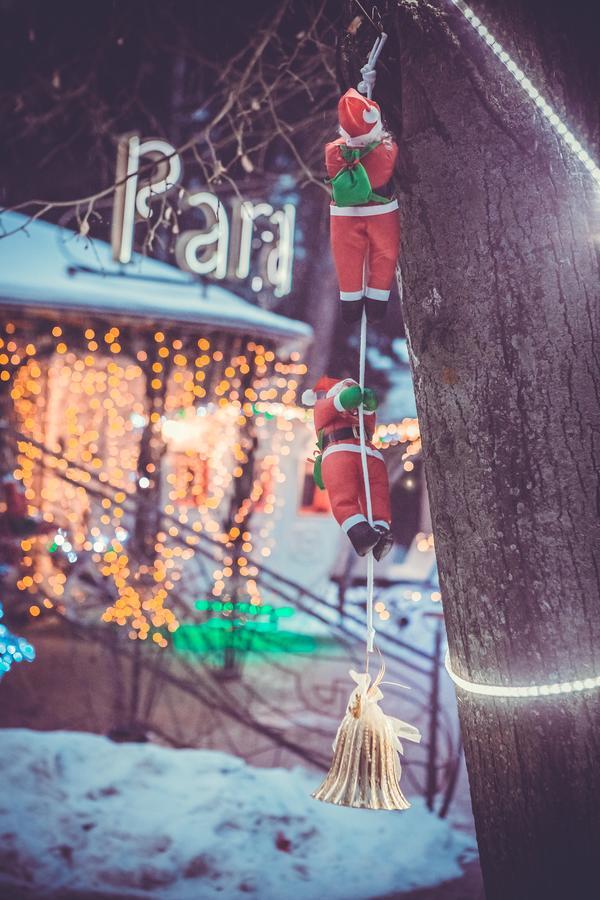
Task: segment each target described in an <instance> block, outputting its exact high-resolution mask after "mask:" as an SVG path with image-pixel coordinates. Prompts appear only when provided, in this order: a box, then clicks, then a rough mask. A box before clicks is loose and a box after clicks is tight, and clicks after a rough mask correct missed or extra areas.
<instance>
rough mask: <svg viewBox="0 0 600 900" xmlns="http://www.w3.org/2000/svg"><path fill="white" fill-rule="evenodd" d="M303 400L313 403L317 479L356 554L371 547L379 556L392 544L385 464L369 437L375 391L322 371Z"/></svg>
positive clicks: (310, 404) (373, 412) (372, 424)
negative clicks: (361, 425) (365, 472)
mask: <svg viewBox="0 0 600 900" xmlns="http://www.w3.org/2000/svg"><path fill="white" fill-rule="evenodd" d="M302 402H303V403H304V405H305V406H313V407H314V423H315V431H316V432H317V446H318V450H319V453H318V456H317V457H316V459H315V472H314V477H315V482H316V483H317V485H318V486H319V487H324V488H325V489H326V490H327V493H328V495H329V500H330V503H331V511H332V513H333V515H334V517H335V518H336V520H337V522H338V524H339V525H340V526H341V527H342V529H343V530H344V531H345V532H346V534H347V535H348V538H349V539H350V542H351V544H352V546H353V547H354V549H355V551H356V552H357V553H358V555H359V556H366V554H367V553H369V551H371V550H372V551H373V556H374V557H375V559H377V560H380V559H382V557H384V556H385V555H386V554H387V553H389V551H390V550H391V548H392V544H393V537H392V533H391V530H390V521H391V511H390V494H389V485H388V477H387V470H386V467H385V463H384V461H383V456H382V455H381V453H380V452H379V450H376V449H375V447H374V446H373V444H372V443H371V438H372V437H373V432H374V430H375V421H376V416H375V410H376V409H377V397H376V395H375V392H374V391H373V390H371V389H370V388H364V390H361V388H360V386H359V385H358V384H357V383H356V381H353V379H352V378H345V379H343V380H341V381H338V380H337V379H335V378H329V377H326V376H325V377H323V378H320V379H319V381H318V382H317V383H316V385H315V387H314V390H308V391H304V393H303V395H302ZM361 404H362V409H363V413H364V421H365V434H366V438H367V441H366V457H367V468H368V475H369V483H370V495H371V506H372V523H370V522H369V521H368V518H367V502H366V495H365V485H364V476H363V470H362V459H361V449H360V436H359V421H358V409H359V407H360V405H361Z"/></svg>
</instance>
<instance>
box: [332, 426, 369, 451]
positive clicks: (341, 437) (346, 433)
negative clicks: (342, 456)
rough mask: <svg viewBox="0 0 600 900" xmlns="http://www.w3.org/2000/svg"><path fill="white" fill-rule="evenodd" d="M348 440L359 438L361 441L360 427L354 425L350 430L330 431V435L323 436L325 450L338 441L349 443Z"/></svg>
mask: <svg viewBox="0 0 600 900" xmlns="http://www.w3.org/2000/svg"><path fill="white" fill-rule="evenodd" d="M348 438H357V440H360V431H359V428H358V425H352V426H351V427H350V428H338V429H337V430H334V431H330V432H329V434H325V435H323V450H325V449H326V448H327V447H329V445H330V444H335V442H336V441H347V440H348Z"/></svg>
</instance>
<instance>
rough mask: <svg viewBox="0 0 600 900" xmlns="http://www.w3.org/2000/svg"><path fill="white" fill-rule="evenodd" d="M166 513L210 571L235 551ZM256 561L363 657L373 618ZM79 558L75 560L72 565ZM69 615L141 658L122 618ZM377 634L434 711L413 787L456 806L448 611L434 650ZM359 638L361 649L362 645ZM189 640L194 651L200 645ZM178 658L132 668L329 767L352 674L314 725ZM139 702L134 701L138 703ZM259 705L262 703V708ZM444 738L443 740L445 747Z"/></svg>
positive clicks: (251, 688)
mask: <svg viewBox="0 0 600 900" xmlns="http://www.w3.org/2000/svg"><path fill="white" fill-rule="evenodd" d="M19 439H20V440H23V441H25V442H27V443H29V444H31V445H33V446H34V447H36V448H37V449H38V450H39V451H40V453H41V454H42V458H41V459H40V460H38V461H36V462H37V464H38V465H39V466H41V467H42V468H43V469H46V470H48V471H50V472H51V473H52V474H53V475H54V476H56V477H58V478H61V479H62V480H64V481H65V482H68V483H70V484H75V485H78V486H81V487H83V488H84V489H85V490H86V492H88V493H89V494H90V495H91V496H93V497H96V498H98V499H105V498H106V499H111V500H113V499H114V495H115V493H116V492H117V491H121V490H122V489H121V488H120V487H119V486H116V485H112V484H110V483H108V482H106V481H100V479H99V478H98V476H97V475H96V473H95V472H93V471H91V470H89V469H87V468H86V467H84V466H82V465H80V464H78V463H73V462H70V461H65V462H66V463H67V466H66V468H65V470H64V471H63V470H61V469H60V468H58V467H56V466H48V464H47V463H46V462H45V459H44V457H45V456H47V455H52V456H55V454H54V453H52V451H50V450H49V449H48V448H46V447H45V446H44V445H43V444H40V443H39V442H37V441H34V440H32V439H31V438H28V437H25V436H23V435H19ZM69 470H70V471H69ZM75 470H80V471H81V472H85V473H86V476H87V477H88V478H89V481H88V482H86V483H85V484H82V482H81V481H79V480H78V479H77V478H76V477H75V476H74V472H75ZM120 506H121V507H123V508H124V509H125V510H126V511H127V512H133V498H132V497H131V496H129V497H128V498H127V499H126V500H125V502H124V503H120ZM163 518H164V521H165V523H166V524H170V523H176V524H177V527H178V531H179V533H178V535H177V536H175V537H174V538H171V539H170V540H171V541H172V542H173V544H179V545H181V546H185V547H189V546H190V544H189V543H188V542H187V541H186V537H190V536H193V537H194V546H193V549H194V554H195V556H194V559H195V562H196V564H198V565H199V566H201V567H203V568H204V571H203V573H202V576H201V577H203V578H204V579H208V578H210V575H209V572H208V569H207V568H206V562H210V563H212V564H214V563H218V562H220V561H221V559H222V557H223V555H224V554H226V552H227V551H226V548H225V546H224V545H223V544H222V543H221V542H219V541H217V540H215V539H214V538H211V537H209V536H208V535H206V534H204V533H202V532H200V533H198V532H196V531H194V530H193V529H192V528H190V527H189V526H187V525H182V523H180V522H179V521H178V520H177V519H176V518H175V517H174V516H169V515H166V514H164V515H163ZM250 563H251V564H252V565H253V566H254V567H255V568H256V570H257V573H258V574H257V575H256V576H255V580H256V581H257V583H258V585H259V586H260V587H261V588H262V590H263V591H264V592H267V593H268V594H269V596H270V597H274V598H276V599H278V600H280V601H282V602H283V603H285V604H289V605H293V606H294V607H295V608H296V609H298V610H300V611H302V613H304V614H305V615H306V616H308V617H311V618H312V619H314V620H316V621H318V622H320V623H321V625H323V626H324V627H325V628H326V630H327V633H328V634H329V635H330V637H331V638H332V639H333V640H334V641H335V643H336V644H337V645H341V646H342V647H343V648H344V650H345V652H346V653H347V654H348V656H350V658H353V659H355V660H356V661H357V664H358V665H360V661H361V658H362V654H363V652H364V650H363V646H364V640H365V623H364V621H363V619H362V618H361V617H360V616H359V615H357V614H355V612H353V611H352V610H351V609H345V610H344V611H343V613H340V609H339V607H338V605H337V604H333V603H330V602H329V601H328V600H326V599H324V598H323V597H321V596H319V595H318V594H317V593H315V592H314V591H312V590H310V589H308V588H306V587H304V586H303V585H300V584H298V583H296V582H294V581H293V580H291V579H289V578H287V577H286V576H284V575H282V574H280V573H279V572H276V571H275V570H274V569H272V568H270V567H269V566H267V565H265V564H264V563H262V562H259V561H256V560H251V559H250ZM76 567H77V564H75V566H74V568H76ZM98 600H99V603H98V605H99V607H100V606H101V605H102V603H103V602H104V601H105V600H106V596H105V595H104V596H99V598H98ZM170 602H171V604H172V606H173V610H174V612H176V614H177V615H179V616H180V617H181V618H186V619H187V620H188V621H189V620H190V619H192V621H194V619H193V617H194V615H195V611H194V610H193V609H190V607H189V604H187V603H186V602H185V601H184V600H183V599H182V598H181V597H180V596H179V595H178V594H177V592H172V594H171V595H170ZM63 621H64V623H65V624H66V625H67V627H69V628H70V629H71V631H72V632H73V633H75V634H77V635H79V636H82V637H83V636H85V637H86V638H88V639H92V640H94V641H97V642H99V643H101V644H103V645H105V646H108V645H110V647H111V648H112V652H116V653H118V654H120V655H121V656H123V657H125V658H128V659H133V647H132V646H131V645H132V644H139V642H137V641H136V642H131V641H120V640H119V639H118V634H117V632H118V626H113V627H110V626H102V625H99V624H98V625H90V624H88V625H82V624H81V623H79V622H77V620H76V619H74V618H73V617H71V616H69V615H68V614H67V615H66V616H65V617H64V618H63ZM272 640H273V642H274V645H273V646H274V647H276V646H277V635H276V634H275V635H273V637H272ZM378 642H379V645H380V647H381V650H382V651H383V653H384V656H385V659H386V663H387V664H388V665H391V666H393V667H394V668H397V669H400V670H401V677H402V681H403V683H408V684H409V686H410V687H411V688H412V689H413V690H412V691H411V694H409V695H406V698H405V704H406V705H407V706H409V707H412V708H413V710H414V712H415V713H416V714H418V715H421V717H424V716H427V727H426V734H425V739H424V741H423V743H422V750H423V755H424V758H422V759H417V758H414V754H413V758H412V759H411V762H410V764H409V765H407V766H406V767H405V775H406V776H407V777H408V778H409V780H412V782H413V786H414V787H417V788H418V789H419V790H421V791H422V792H423V794H424V796H425V798H426V802H427V804H428V806H429V808H430V809H434V808H436V807H437V811H438V814H439V815H441V816H444V815H445V814H446V813H447V811H448V807H449V805H450V803H451V800H452V796H453V794H454V790H455V787H456V780H457V776H458V772H459V767H460V764H461V754H462V750H461V745H460V739H459V737H458V736H457V731H458V729H457V727H456V721H455V718H454V717H453V716H452V715H450V713H449V711H448V709H447V708H445V707H444V706H443V705H442V704H441V702H440V676H441V673H442V672H443V664H442V650H443V647H442V644H443V625H442V623H441V621H440V620H438V621H437V623H436V627H435V630H434V633H433V635H432V649H431V652H427V651H426V650H424V649H423V648H422V647H417V646H413V645H412V644H410V643H408V642H407V641H404V640H402V639H401V638H400V637H399V636H398V635H397V634H393V633H390V634H387V633H385V632H380V633H379V635H378ZM359 647H360V649H358V648H359ZM188 649H189V650H190V651H191V649H192V648H191V647H189V648H188ZM152 650H154V648H152ZM174 657H175V654H172V653H168V652H166V651H160V652H145V651H144V652H142V653H140V652H139V650H138V648H136V653H135V660H134V662H135V666H137V667H138V669H137V670H136V669H135V668H134V669H133V670H132V672H136V671H137V675H136V678H138V679H139V672H140V671H142V670H143V671H144V672H145V673H146V675H147V676H148V677H152V678H156V679H158V680H162V681H163V682H164V683H166V684H170V685H171V686H173V687H174V688H176V689H177V690H179V691H182V692H183V693H184V694H186V695H188V696H191V697H194V698H196V699H197V700H198V701H199V702H200V703H201V704H203V706H205V707H207V708H209V709H212V710H213V711H214V712H215V713H216V712H217V711H218V712H219V713H221V714H223V715H224V716H226V717H227V718H228V719H229V720H231V721H235V722H236V723H241V724H242V725H243V726H244V727H245V728H248V729H250V730H251V731H252V732H254V733H256V734H257V735H259V736H260V737H261V738H264V739H265V740H266V741H268V742H270V743H271V744H272V745H274V746H277V747H279V748H280V750H283V751H286V752H289V753H291V754H293V755H295V756H298V757H300V758H302V759H303V760H305V761H306V762H308V763H310V764H312V765H315V766H318V767H319V768H327V766H328V763H329V755H328V753H325V752H320V751H318V750H317V751H315V750H313V749H311V748H312V747H314V745H315V739H316V738H318V739H319V740H320V741H321V742H323V740H325V738H327V739H329V738H330V737H332V736H333V734H332V731H334V730H335V717H336V716H337V715H339V714H340V713H341V712H342V711H343V708H344V706H345V703H346V700H347V694H348V693H349V690H350V688H349V686H348V684H347V683H346V682H343V683H342V682H341V681H339V682H338V681H336V683H335V684H334V687H333V692H332V693H330V697H329V700H330V702H331V705H332V706H333V709H332V710H331V722H330V724H329V725H328V726H327V727H326V728H319V727H318V726H315V725H314V724H312V725H306V724H304V725H303V724H298V717H297V718H296V720H294V716H293V715H291V714H289V713H287V714H286V712H285V711H284V710H282V709H281V708H279V707H277V706H276V705H274V704H273V702H272V701H271V700H270V698H269V692H268V690H264V689H262V688H261V687H260V686H259V687H257V686H256V685H255V684H253V683H252V680H251V679H249V678H245V677H243V676H242V674H241V673H239V679H238V681H237V682H236V683H235V684H233V683H228V682H226V681H224V680H223V678H222V677H220V674H219V672H218V671H216V670H215V669H214V668H211V666H210V665H206V664H205V663H202V662H200V663H199V662H198V660H197V659H192V657H191V656H189V657H186V655H185V654H184V655H183V656H179V657H178V658H176V659H175V658H174ZM262 661H263V662H264V664H265V665H268V666H271V667H273V672H275V673H277V672H278V673H279V675H280V676H281V677H285V678H287V679H289V680H290V683H291V684H292V685H293V686H294V691H295V699H296V700H297V702H298V704H299V706H300V711H301V712H302V711H304V712H306V713H308V714H314V715H318V716H320V715H321V714H322V708H321V707H319V706H318V704H317V706H316V707H315V706H314V704H313V705H311V703H312V699H313V698H307V697H306V693H305V691H303V689H302V684H301V678H297V677H296V675H295V673H294V672H293V670H292V669H291V667H290V666H286V665H285V664H284V663H281V662H278V661H276V660H275V659H274V658H273V657H272V655H270V654H268V653H263V654H262ZM302 704H304V706H302ZM133 706H134V707H136V704H133ZM257 710H259V711H260V715H259V714H258V713H257ZM296 712H297V711H296ZM265 713H266V714H267V716H269V715H270V716H273V717H275V718H277V716H279V717H280V718H282V719H285V718H286V715H287V721H288V727H287V728H280V727H272V726H271V725H269V724H265V722H264V715H265ZM146 718H147V717H146ZM299 718H300V719H301V718H302V717H301V716H300V717H299ZM140 721H143V720H140V719H139V716H138V726H139V725H140ZM145 724H148V723H147V722H146V723H145ZM296 732H298V733H299V738H298V739H295V738H294V737H293V734H294V733H296ZM290 734H291V735H292V736H290ZM441 744H443V745H444V747H443V748H442V746H441ZM264 752H265V750H264V748H263V750H258V751H257V753H264ZM413 770H415V771H416V770H421V771H423V772H424V780H423V781H421V782H420V783H419V782H418V780H416V779H415V778H414V777H413V774H412V773H413Z"/></svg>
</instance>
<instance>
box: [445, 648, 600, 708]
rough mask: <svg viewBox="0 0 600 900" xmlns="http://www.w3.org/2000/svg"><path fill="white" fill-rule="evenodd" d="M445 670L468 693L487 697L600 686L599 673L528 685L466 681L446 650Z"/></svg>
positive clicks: (535, 694) (549, 693)
mask: <svg viewBox="0 0 600 900" xmlns="http://www.w3.org/2000/svg"><path fill="white" fill-rule="evenodd" d="M444 662H445V665H446V670H447V672H448V674H449V676H450V678H451V679H452V681H453V682H454V683H455V684H456V685H458V687H460V688H462V690H463V691H468V692H469V693H470V694H480V695H482V696H487V697H510V698H523V697H549V696H550V697H551V696H556V695H557V694H574V693H579V692H581V691H589V690H592V689H593V688H597V687H600V675H596V676H593V677H590V678H577V679H575V680H573V681H555V682H550V683H549V684H529V685H519V686H516V685H515V686H513V685H504V684H480V683H479V682H476V681H468V680H467V679H466V678H463V677H462V676H461V675H458V674H457V673H456V672H455V671H454V669H453V668H452V665H451V662H450V653H449V652H448V651H446V658H445V660H444Z"/></svg>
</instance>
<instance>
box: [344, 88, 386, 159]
mask: <svg viewBox="0 0 600 900" xmlns="http://www.w3.org/2000/svg"><path fill="white" fill-rule="evenodd" d="M338 118H339V122H340V133H341V135H342V137H343V138H344V140H345V141H346V143H347V144H348V145H349V146H352V144H353V143H355V142H360V143H364V142H365V140H368V139H369V138H371V137H373V138H374V137H375V136H376V134H377V132H379V131H380V130H381V110H380V108H379V104H378V103H375V101H374V100H369V98H368V97H363V95H362V94H359V93H358V91H357V90H355V89H354V88H350V89H349V90H348V91H346V93H345V94H344V96H343V97H341V98H340V102H339V103H338Z"/></svg>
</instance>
